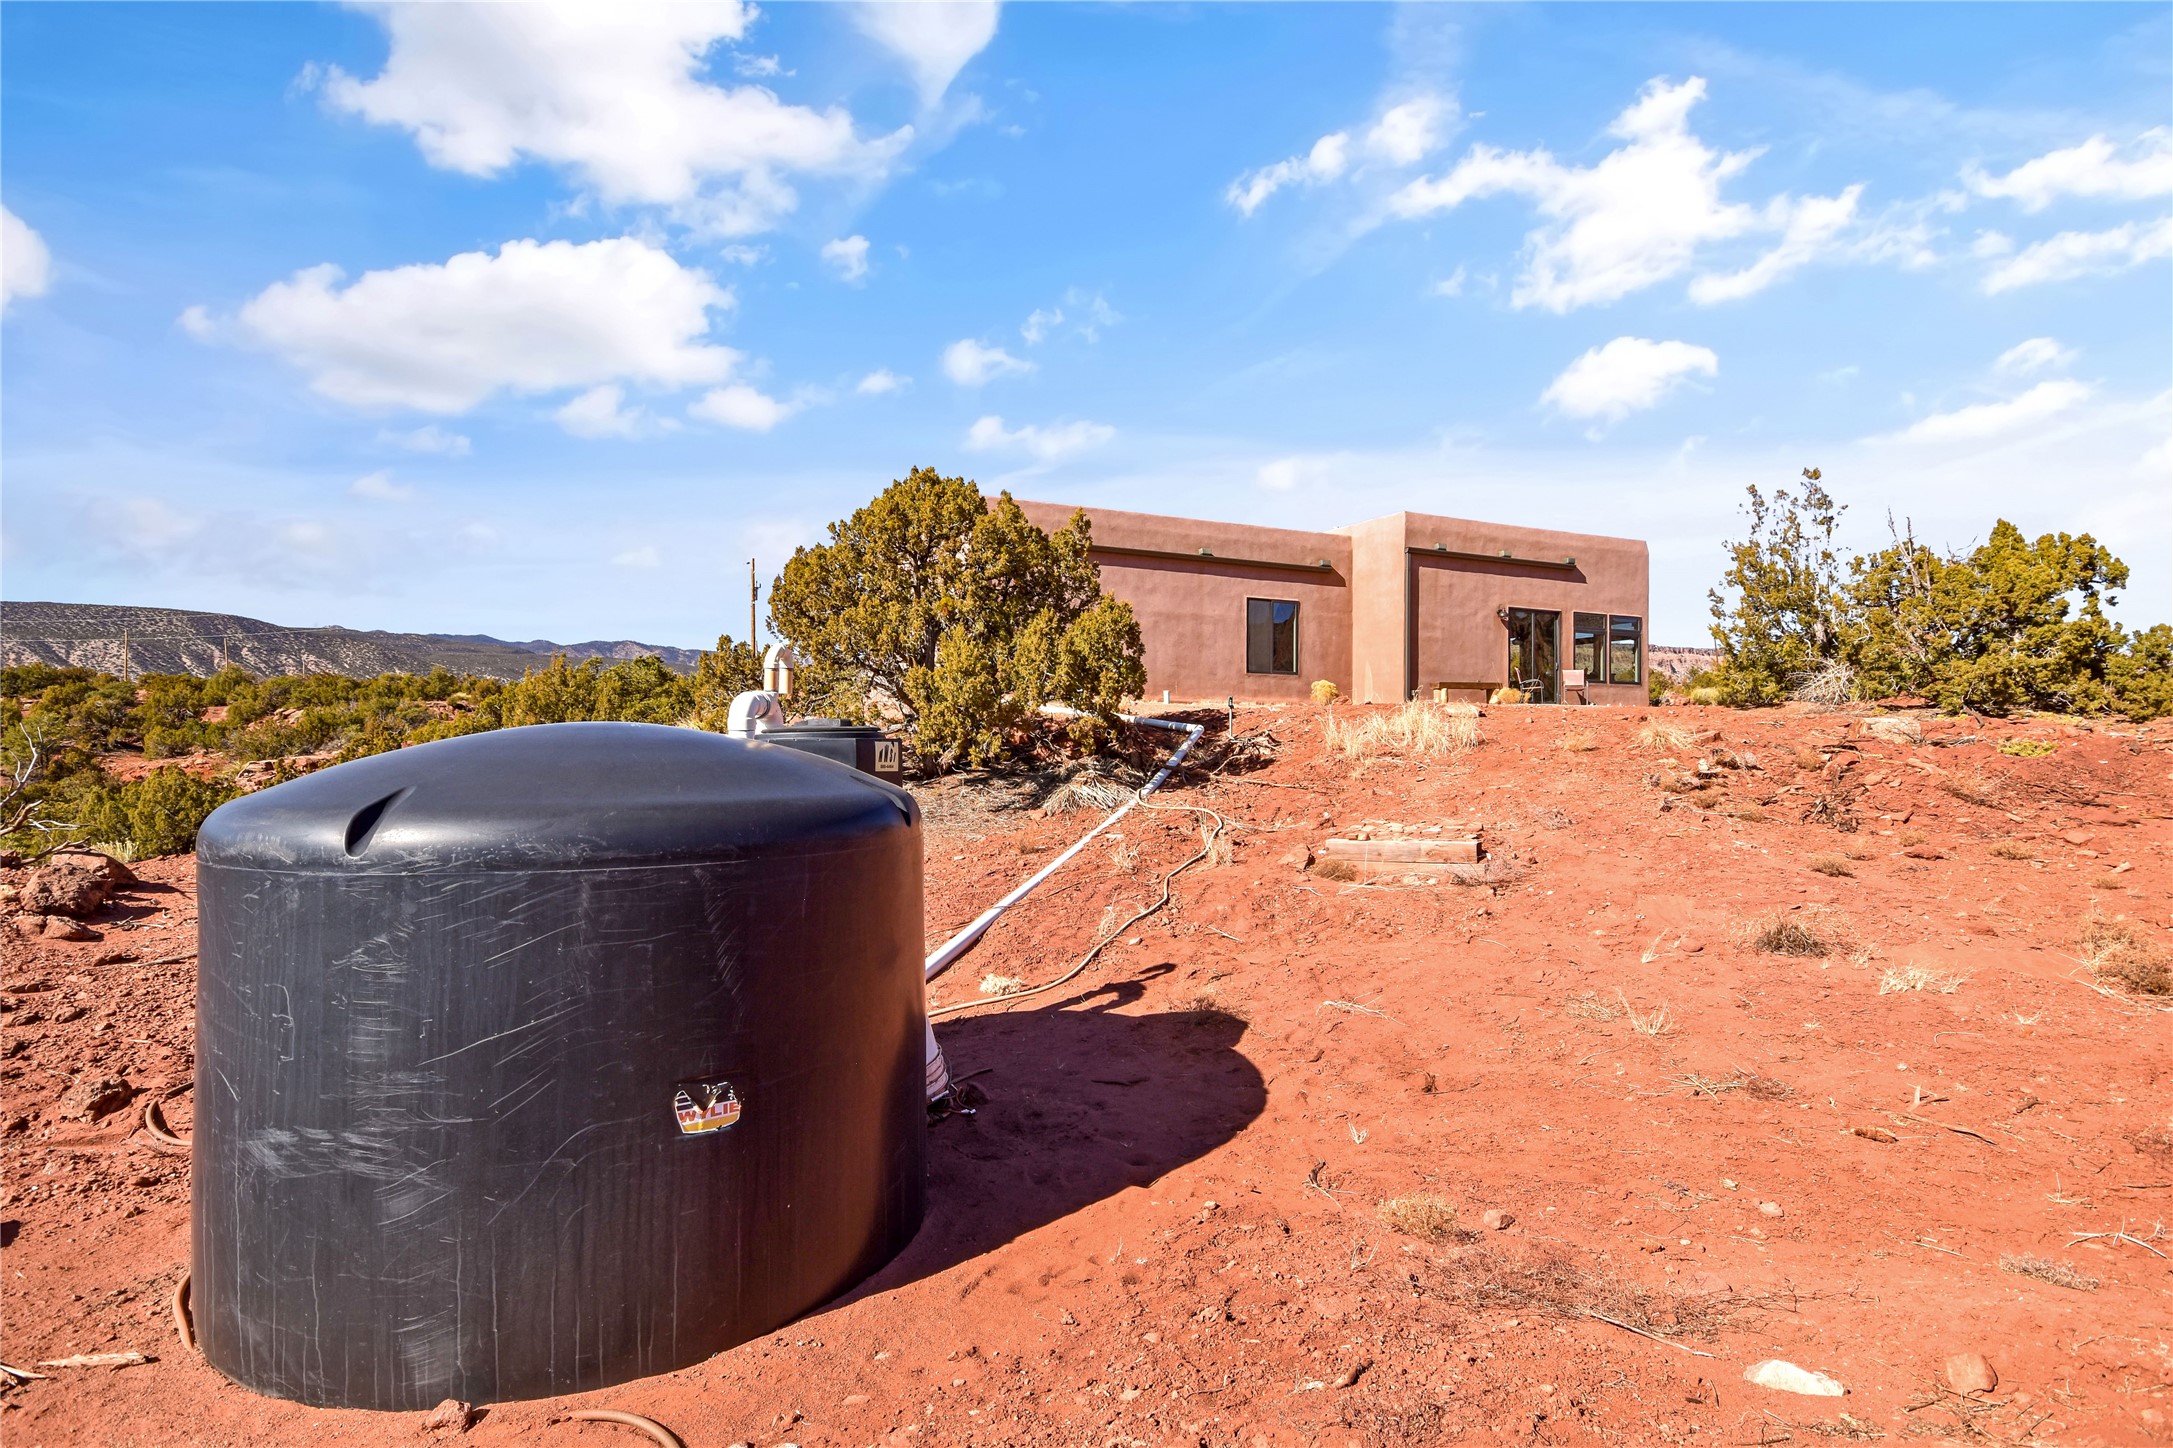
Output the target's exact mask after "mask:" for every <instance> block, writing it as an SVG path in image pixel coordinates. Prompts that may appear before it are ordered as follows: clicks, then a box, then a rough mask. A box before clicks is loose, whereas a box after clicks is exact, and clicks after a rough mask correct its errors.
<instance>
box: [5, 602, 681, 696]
mask: <svg viewBox="0 0 2173 1448" xmlns="http://www.w3.org/2000/svg"><path fill="white" fill-rule="evenodd" d="M704 652H705V651H704V650H701V649H682V648H674V647H672V646H670V645H667V644H645V643H638V642H636V641H634V640H632V639H616V640H605V639H592V640H590V641H589V642H587V643H579V644H559V643H553V642H551V641H550V640H549V639H530V640H527V641H525V642H519V643H516V642H510V641H508V640H505V639H499V638H492V637H491V636H490V635H488V634H414V633H386V632H383V631H380V630H362V629H350V628H342V627H339V626H337V625H328V626H325V627H322V628H287V627H284V626H282V625H279V624H272V623H266V622H265V621H264V620H262V619H255V618H246V617H243V616H242V615H240V614H232V613H198V612H194V611H192V610H189V609H180V608H129V607H123V606H118V605H113V604H102V603H7V602H0V662H4V663H8V664H27V663H32V662H38V663H47V664H64V665H73V666H76V667H81V668H92V669H103V670H105V671H107V672H108V673H114V674H118V673H122V672H123V671H124V670H125V671H126V672H127V673H130V674H198V675H209V674H214V673H217V672H218V671H219V669H220V667H221V665H222V664H234V665H237V666H239V667H241V668H244V669H247V670H248V671H249V672H250V673H252V674H309V673H324V674H346V675H350V676H352V677H357V678H366V677H368V676H370V675H372V674H387V673H410V674H424V673H428V672H429V671H430V670H431V669H433V668H445V669H450V670H452V671H453V672H455V673H461V674H486V675H489V676H491V677H493V678H499V679H518V678H519V677H520V676H521V675H522V674H523V673H525V672H527V671H528V670H530V669H533V668H537V667H539V666H540V665H542V664H543V663H545V662H547V661H548V659H549V657H550V655H552V654H564V655H566V656H567V657H568V658H570V659H573V660H575V661H577V662H578V661H579V660H582V659H591V658H596V659H605V660H610V661H617V660H620V659H636V658H642V657H644V656H648V655H654V656H655V657H656V658H658V659H661V660H662V661H663V663H664V665H665V667H667V668H669V669H672V670H674V671H676V672H678V673H682V674H684V673H691V672H692V671H693V669H694V666H695V664H696V663H697V662H698V661H699V660H700V659H701V657H702V654H703V653H704Z"/></svg>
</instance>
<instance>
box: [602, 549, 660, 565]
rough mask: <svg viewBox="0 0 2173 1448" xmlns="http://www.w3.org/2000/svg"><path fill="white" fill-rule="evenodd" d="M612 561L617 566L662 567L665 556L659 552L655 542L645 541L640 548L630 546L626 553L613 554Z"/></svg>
mask: <svg viewBox="0 0 2173 1448" xmlns="http://www.w3.org/2000/svg"><path fill="white" fill-rule="evenodd" d="M611 562H612V566H614V567H617V568H661V567H662V566H663V564H664V558H663V555H662V554H660V553H658V552H657V550H656V545H655V544H654V543H645V544H643V545H642V546H641V547H639V548H629V549H627V550H626V551H625V552H624V553H614V554H612V555H611Z"/></svg>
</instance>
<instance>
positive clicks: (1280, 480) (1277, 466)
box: [1253, 458, 1305, 493]
mask: <svg viewBox="0 0 2173 1448" xmlns="http://www.w3.org/2000/svg"><path fill="white" fill-rule="evenodd" d="M1304 475H1305V460H1304V459H1302V458H1277V459H1275V461H1273V462H1267V463H1262V464H1261V465H1260V471H1259V472H1258V473H1256V474H1254V475H1253V481H1254V482H1256V483H1258V484H1259V485H1260V486H1261V487H1263V488H1266V489H1267V490H1268V491H1269V492H1271V493H1287V492H1290V491H1291V490H1293V489H1294V488H1296V487H1297V486H1298V483H1299V482H1300V480H1301V479H1302V478H1303V477H1304Z"/></svg>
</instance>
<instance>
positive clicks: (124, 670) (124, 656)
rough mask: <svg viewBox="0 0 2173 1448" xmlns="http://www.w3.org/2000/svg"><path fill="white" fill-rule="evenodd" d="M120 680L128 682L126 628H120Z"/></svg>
mask: <svg viewBox="0 0 2173 1448" xmlns="http://www.w3.org/2000/svg"><path fill="white" fill-rule="evenodd" d="M121 682H122V683H124V684H125V683H127V682H128V630H127V628H126V627H123V628H122V630H121Z"/></svg>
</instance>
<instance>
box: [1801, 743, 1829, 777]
mask: <svg viewBox="0 0 2173 1448" xmlns="http://www.w3.org/2000/svg"><path fill="white" fill-rule="evenodd" d="M1825 767H1826V756H1825V755H1823V754H1821V753H1819V752H1818V751H1817V750H1816V749H1809V748H1805V749H1799V750H1797V751H1796V768H1798V769H1806V770H1810V771H1811V772H1812V773H1814V774H1815V773H1817V772H1818V771H1819V770H1821V769H1824V768H1825Z"/></svg>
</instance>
